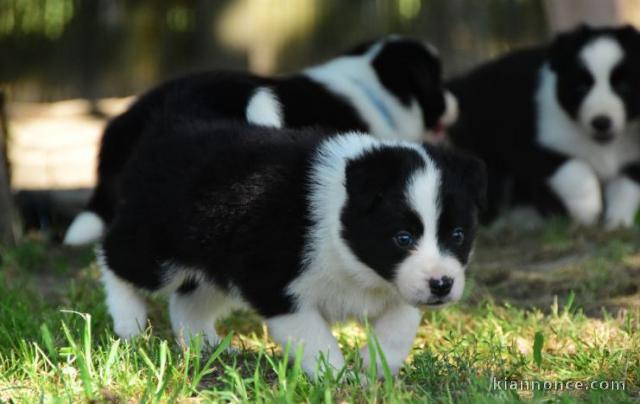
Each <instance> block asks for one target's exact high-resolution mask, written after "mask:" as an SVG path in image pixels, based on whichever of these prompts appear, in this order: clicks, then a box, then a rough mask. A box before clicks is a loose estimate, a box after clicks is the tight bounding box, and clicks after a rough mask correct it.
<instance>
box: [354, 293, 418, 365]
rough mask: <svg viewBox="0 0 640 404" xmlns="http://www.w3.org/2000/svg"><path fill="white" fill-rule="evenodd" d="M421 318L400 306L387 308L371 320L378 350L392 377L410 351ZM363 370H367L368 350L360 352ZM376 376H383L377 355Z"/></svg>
mask: <svg viewBox="0 0 640 404" xmlns="http://www.w3.org/2000/svg"><path fill="white" fill-rule="evenodd" d="M421 318H422V316H421V314H420V311H419V310H418V309H417V308H415V307H413V306H410V305H408V304H400V305H397V306H395V307H391V308H389V309H388V310H387V311H385V312H384V313H382V314H381V315H380V316H379V317H377V318H375V319H373V324H372V325H373V331H374V332H375V335H376V337H377V338H378V342H379V344H380V348H381V349H382V351H383V353H384V356H385V358H386V360H387V364H388V365H389V370H391V373H392V374H393V375H397V374H398V372H399V371H400V369H401V368H402V365H403V364H404V361H405V359H406V358H407V356H408V355H409V352H410V351H411V347H412V346H413V341H414V340H415V337H416V332H417V331H418V326H419V325H420V319H421ZM360 353H361V356H362V359H363V362H364V367H365V369H368V367H369V365H370V363H371V358H370V356H369V353H370V351H369V348H368V347H364V348H363V349H362V350H361V351H360ZM377 367H378V376H383V368H382V362H381V360H380V357H379V355H378V359H377Z"/></svg>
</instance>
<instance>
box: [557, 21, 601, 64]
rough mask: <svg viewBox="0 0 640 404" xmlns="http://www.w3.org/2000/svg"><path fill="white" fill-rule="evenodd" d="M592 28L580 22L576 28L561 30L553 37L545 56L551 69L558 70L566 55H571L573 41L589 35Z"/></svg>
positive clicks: (573, 46)
mask: <svg viewBox="0 0 640 404" xmlns="http://www.w3.org/2000/svg"><path fill="white" fill-rule="evenodd" d="M592 31H593V29H592V28H591V27H589V26H588V25H586V24H580V25H578V26H577V27H576V28H574V29H572V30H570V31H566V32H561V33H559V34H558V35H556V37H555V38H554V39H553V41H552V42H551V44H550V45H549V48H548V54H547V57H548V58H549V65H550V66H551V70H554V71H558V69H560V68H561V65H562V61H563V60H566V58H567V57H571V51H572V49H575V43H576V41H578V40H579V39H580V38H581V37H584V36H587V35H589V34H590V33H591V32H592Z"/></svg>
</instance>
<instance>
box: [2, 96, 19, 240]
mask: <svg viewBox="0 0 640 404" xmlns="http://www.w3.org/2000/svg"><path fill="white" fill-rule="evenodd" d="M5 101H6V99H5V96H4V93H3V92H2V91H0V244H5V245H6V244H13V243H15V241H16V234H15V226H14V224H15V222H14V208H13V200H12V195H11V186H10V181H9V161H8V160H7V127H8V126H9V125H8V124H7V114H6V109H5Z"/></svg>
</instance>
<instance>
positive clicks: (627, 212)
mask: <svg viewBox="0 0 640 404" xmlns="http://www.w3.org/2000/svg"><path fill="white" fill-rule="evenodd" d="M605 201H606V204H607V208H606V211H605V214H604V224H605V228H606V229H607V230H614V229H617V228H619V227H631V226H633V221H634V219H635V216H636V213H637V211H638V206H639V205H640V185H639V184H638V183H636V182H635V181H633V180H631V179H629V178H626V177H619V178H616V179H614V180H611V181H609V182H608V183H607V184H606V186H605Z"/></svg>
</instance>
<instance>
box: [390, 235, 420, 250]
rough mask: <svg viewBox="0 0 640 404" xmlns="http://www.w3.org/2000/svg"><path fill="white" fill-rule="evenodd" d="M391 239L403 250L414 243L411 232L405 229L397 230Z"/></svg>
mask: <svg viewBox="0 0 640 404" xmlns="http://www.w3.org/2000/svg"><path fill="white" fill-rule="evenodd" d="M393 241H394V242H395V243H396V245H397V246H398V247H400V248H402V249H405V250H406V249H409V248H411V247H413V246H414V245H415V243H416V242H415V240H414V238H413V234H411V233H409V232H408V231H405V230H402V231H399V232H398V233H397V234H396V235H395V236H393Z"/></svg>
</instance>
